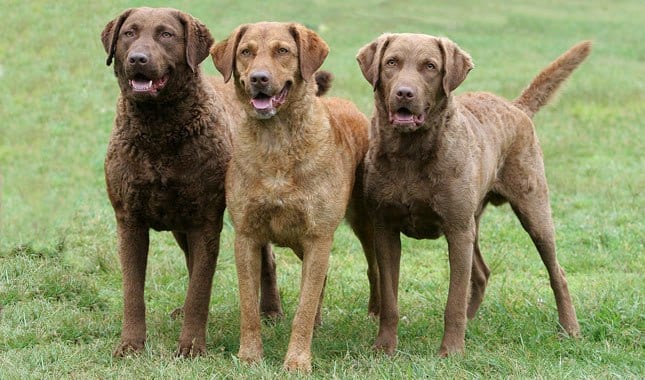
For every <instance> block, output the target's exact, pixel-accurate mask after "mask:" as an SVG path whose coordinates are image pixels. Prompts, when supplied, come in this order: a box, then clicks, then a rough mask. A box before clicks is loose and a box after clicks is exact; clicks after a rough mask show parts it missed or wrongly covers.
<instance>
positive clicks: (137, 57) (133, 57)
mask: <svg viewBox="0 0 645 380" xmlns="http://www.w3.org/2000/svg"><path fill="white" fill-rule="evenodd" d="M148 61H149V58H148V55H147V54H145V53H136V52H135V53H130V54H129V55H128V62H130V64H131V65H145V64H146V63H148Z"/></svg>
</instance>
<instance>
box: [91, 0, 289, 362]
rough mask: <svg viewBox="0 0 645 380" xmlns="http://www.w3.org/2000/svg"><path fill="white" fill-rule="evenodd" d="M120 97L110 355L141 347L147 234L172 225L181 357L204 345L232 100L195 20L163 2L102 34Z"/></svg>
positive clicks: (276, 308)
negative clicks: (179, 265) (116, 291)
mask: <svg viewBox="0 0 645 380" xmlns="http://www.w3.org/2000/svg"><path fill="white" fill-rule="evenodd" d="M101 39H102V42H103V46H104V47H105V51H106V53H107V54H108V59H107V64H108V65H110V64H111V63H112V60H114V73H115V75H116V77H117V80H118V82H119V87H120V89H121V95H120V97H119V100H118V103H117V109H116V111H117V115H116V119H115V122H114V129H113V131H112V136H111V137H110V143H109V146H108V152H107V157H106V159H105V179H106V183H107V191H108V195H109V197H110V201H111V202H112V206H113V207H114V212H115V214H116V221H117V233H118V250H119V258H120V261H121V268H122V271H123V297H124V318H123V330H122V333H121V342H120V343H119V345H118V346H117V347H116V349H115V351H114V355H115V356H123V355H125V354H127V353H128V352H132V351H134V352H136V351H140V350H142V349H143V346H144V342H145V339H146V324H145V304H144V297H143V291H144V282H145V276H146V261H147V255H148V241H149V237H148V231H149V229H150V228H153V229H156V230H170V231H172V233H173V235H174V237H175V239H176V240H177V243H178V244H179V246H180V247H181V249H182V250H183V251H184V254H185V257H186V263H187V266H188V273H189V283H188V293H187V295H186V301H185V304H184V307H183V310H184V311H185V318H184V322H183V327H182V331H181V336H180V338H179V348H178V352H177V353H178V355H181V356H193V355H197V354H201V353H203V352H204V351H205V349H206V346H205V341H206V320H207V317H208V304H209V301H210V294H211V285H212V279H213V273H214V271H215V265H216V261H217V255H218V252H219V235H220V231H221V230H222V216H223V213H224V206H225V195H224V178H225V172H226V167H227V165H228V161H229V159H230V151H231V141H230V129H231V124H232V122H233V120H232V118H233V117H238V118H239V115H238V116H235V114H236V113H238V114H239V111H237V109H238V108H239V106H237V105H234V104H233V99H232V96H233V92H232V91H230V94H229V96H228V98H227V96H223V95H222V94H223V92H225V91H228V90H226V89H225V87H224V83H223V82H222V81H221V80H219V81H217V80H215V79H208V80H207V79H206V78H205V77H204V76H203V75H202V73H201V70H200V68H199V66H198V65H199V64H200V62H202V61H203V60H204V59H205V58H206V57H208V51H209V48H210V46H211V45H212V43H213V39H212V37H211V35H210V33H209V31H208V30H207V28H206V27H205V26H204V25H203V24H202V23H201V22H199V21H198V20H197V19H195V18H193V17H192V16H190V15H188V14H185V13H183V12H180V11H178V10H176V9H169V8H159V9H153V8H137V9H128V10H126V11H125V12H123V13H122V14H121V15H120V16H119V17H117V18H116V19H114V20H112V21H110V22H109V23H108V24H107V25H106V26H105V29H104V30H103V33H102V34H101ZM262 252H263V255H262V257H263V281H262V284H263V289H262V290H263V296H262V310H263V312H265V313H266V314H269V315H280V314H282V310H281V308H280V299H279V295H278V290H277V286H276V281H275V265H274V262H273V256H272V254H271V251H270V248H269V246H265V247H264V248H263V250H262Z"/></svg>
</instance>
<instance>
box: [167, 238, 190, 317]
mask: <svg viewBox="0 0 645 380" xmlns="http://www.w3.org/2000/svg"><path fill="white" fill-rule="evenodd" d="M172 236H174V238H175V240H176V241H177V245H179V248H181V250H182V252H183V253H184V257H185V258H186V267H187V268H188V279H189V281H190V274H191V272H192V270H193V265H192V261H193V260H192V259H191V256H190V254H188V238H187V237H186V234H185V233H183V232H178V231H172ZM183 314H184V308H183V306H180V307H178V308H176V309H175V310H173V311H172V312H171V313H170V318H172V319H177V318H179V317H180V316H182V315H183Z"/></svg>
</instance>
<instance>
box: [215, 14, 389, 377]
mask: <svg viewBox="0 0 645 380" xmlns="http://www.w3.org/2000/svg"><path fill="white" fill-rule="evenodd" d="M327 53H328V47H327V44H326V43H325V42H324V41H323V40H322V39H321V38H320V37H319V36H318V35H317V34H316V33H314V32H313V31H311V30H309V29H306V28H305V27H303V26H301V25H298V24H286V23H258V24H248V25H242V26H240V27H238V28H237V29H236V30H235V31H234V32H233V33H232V34H231V35H230V36H229V37H228V38H227V39H226V40H225V41H222V42H220V43H219V44H217V45H216V46H214V47H213V49H212V50H211V54H212V56H213V61H214V63H215V66H216V67H217V69H218V70H219V71H220V72H221V73H222V74H223V75H224V78H225V80H228V79H230V78H231V76H233V77H234V82H235V87H236V89H237V95H238V98H239V100H240V101H241V102H242V103H243V105H244V110H245V113H246V120H245V121H244V122H243V123H242V124H241V125H240V126H239V128H238V129H237V131H236V132H237V133H236V135H235V136H234V139H233V145H234V154H233V157H232V160H231V165H230V167H229V172H228V175H227V177H226V194H227V202H228V207H229V210H230V213H231V217H232V220H233V224H234V227H235V233H236V237H235V258H236V264H237V270H238V278H239V286H240V308H241V332H240V334H241V337H240V351H239V357H240V359H242V360H244V361H247V362H255V361H258V360H260V359H261V357H262V339H261V336H260V316H259V314H258V310H257V290H258V285H259V282H258V281H259V278H260V277H259V274H260V254H259V249H260V247H261V246H262V245H263V244H266V243H268V242H270V241H271V242H275V243H277V244H279V245H282V246H286V247H290V248H291V249H293V251H294V252H295V253H296V255H298V257H300V258H301V259H302V263H303V264H302V265H303V266H302V281H301V287H300V302H299V305H298V309H297V312H296V315H295V317H294V320H293V325H292V332H291V340H290V342H289V348H288V351H287V354H286V358H285V362H284V367H285V369H287V370H302V371H310V370H311V339H312V334H313V328H314V323H315V320H316V319H317V316H318V319H319V318H320V299H321V297H322V293H323V288H324V283H325V277H326V272H327V266H328V259H329V253H330V249H331V246H332V239H333V235H334V231H335V230H336V227H338V225H339V223H340V222H341V220H342V219H343V216H344V215H345V213H346V211H347V217H348V220H349V222H350V225H351V226H352V228H353V229H354V231H355V233H356V235H357V236H358V238H359V239H360V241H361V243H362V244H363V248H364V250H365V254H366V257H367V259H368V264H369V279H370V283H371V284H372V285H371V288H372V293H371V297H370V306H369V310H370V312H371V313H373V314H378V306H377V305H378V300H377V297H378V293H377V290H376V286H377V285H376V284H377V278H378V270H377V268H376V262H375V258H374V255H373V253H372V251H373V249H372V245H371V243H372V241H373V234H372V231H371V230H370V226H371V224H370V223H369V222H368V221H367V218H366V217H365V213H366V212H365V210H364V208H363V201H362V189H361V188H360V186H355V185H360V184H361V183H362V182H361V181H362V179H361V176H362V161H363V157H364V154H365V152H366V151H367V144H368V141H367V128H368V127H367V126H368V120H367V118H366V117H365V116H364V115H363V114H362V113H361V112H359V110H358V109H357V108H356V107H355V106H354V105H352V104H351V103H350V102H348V101H345V100H341V99H334V98H318V97H316V95H315V94H316V83H315V81H314V72H315V71H316V70H317V69H318V68H319V67H320V66H321V65H322V63H323V60H324V59H325V57H326V56H327Z"/></svg>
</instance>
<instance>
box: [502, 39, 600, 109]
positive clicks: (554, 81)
mask: <svg viewBox="0 0 645 380" xmlns="http://www.w3.org/2000/svg"><path fill="white" fill-rule="evenodd" d="M590 52H591V41H582V42H580V43H578V44H577V45H575V46H573V47H572V48H570V49H569V50H567V51H566V52H565V53H564V54H562V55H561V56H559V57H558V59H556V60H555V61H553V62H551V64H550V65H549V66H547V67H546V68H545V69H544V70H542V72H540V73H539V74H538V75H537V76H536V77H535V79H533V81H532V82H531V84H530V85H529V86H528V87H527V88H526V90H524V91H523V92H522V94H521V95H520V96H519V97H518V98H517V99H515V101H514V103H515V105H516V106H518V107H519V108H520V109H521V110H522V111H524V112H526V114H527V115H529V117H533V115H535V113H536V112H537V111H538V110H539V109H540V108H542V107H543V106H544V105H546V104H547V103H548V102H549V100H551V98H552V97H553V95H554V94H555V93H556V92H557V90H558V88H560V86H561V85H562V84H563V83H564V81H565V80H566V79H567V78H568V77H569V76H570V75H571V73H572V72H573V71H574V70H575V69H576V68H577V67H578V66H579V65H580V64H581V63H582V61H584V60H585V58H587V56H588V55H589V53H590Z"/></svg>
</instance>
